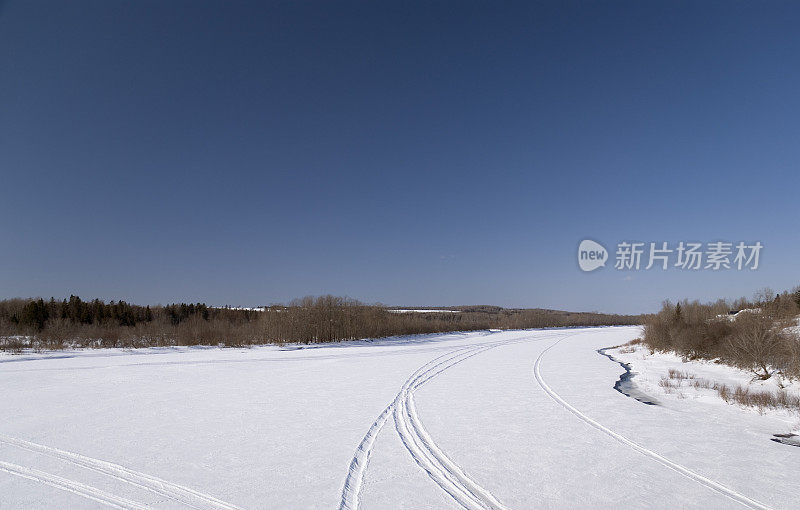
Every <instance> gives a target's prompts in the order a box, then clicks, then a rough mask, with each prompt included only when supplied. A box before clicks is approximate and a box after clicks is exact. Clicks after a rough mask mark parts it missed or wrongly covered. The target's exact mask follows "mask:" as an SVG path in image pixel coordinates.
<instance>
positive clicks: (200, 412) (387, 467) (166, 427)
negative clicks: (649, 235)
mask: <svg viewBox="0 0 800 510" xmlns="http://www.w3.org/2000/svg"><path fill="white" fill-rule="evenodd" d="M638 335H639V330H638V328H635V327H619V328H587V329H559V330H536V331H507V332H487V331H483V332H474V333H465V334H450V335H430V336H423V337H409V338H400V339H388V340H382V341H375V342H352V343H347V344H335V345H323V346H313V347H306V348H302V349H298V348H290V347H287V348H280V347H259V348H252V349H217V348H176V349H146V350H137V351H122V350H92V351H82V352H60V353H51V354H28V355H21V356H20V355H11V354H2V355H0V388H2V393H0V508H2V509H6V508H15V509H16V508H20V509H23V508H24V509H28V508H107V507H112V508H176V509H177V508H198V509H210V508H224V509H232V508H290V509H300V508H303V509H304V508H363V509H371V508H373V509H374V508H378V509H397V508H414V509H419V508H520V509H527V508H610V507H613V508H625V507H627V508H703V509H704V510H705V509H714V508H736V507H749V508H797V501H798V500H800V487H798V484H797V475H798V473H800V448H796V447H792V446H787V445H784V444H779V443H775V442H772V441H770V438H771V437H772V434H775V433H779V432H785V431H788V430H789V429H790V428H791V424H790V423H789V422H787V420H786V419H784V417H781V416H773V415H769V414H767V415H763V416H762V415H759V414H758V413H755V412H750V411H746V410H742V409H739V408H737V407H735V406H730V405H726V404H724V403H723V404H720V403H718V402H711V401H707V399H702V398H698V399H693V398H682V399H681V398H677V397H672V398H666V397H669V396H668V395H664V396H662V397H664V398H663V400H664V403H663V405H659V406H650V405H645V404H643V403H641V402H638V401H636V400H634V399H632V398H629V397H626V396H624V395H622V394H621V393H619V392H617V391H615V390H614V389H613V386H614V383H615V381H616V380H617V379H618V377H619V375H620V373H621V372H622V369H621V368H620V365H619V364H617V363H614V362H613V361H611V360H610V359H608V358H607V357H604V356H601V355H600V354H598V353H597V352H596V351H597V349H600V348H603V347H609V346H613V345H618V344H621V343H624V342H626V341H628V340H631V339H632V338H635V337H636V336H638Z"/></svg>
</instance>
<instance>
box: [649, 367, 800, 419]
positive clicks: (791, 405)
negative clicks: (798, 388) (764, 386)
mask: <svg viewBox="0 0 800 510" xmlns="http://www.w3.org/2000/svg"><path fill="white" fill-rule="evenodd" d="M684 381H686V384H687V385H688V386H691V387H692V388H694V389H696V390H700V389H705V390H713V391H715V392H716V393H717V395H718V396H719V397H720V398H721V399H722V400H724V401H725V402H727V403H729V404H738V405H741V406H744V407H750V408H754V409H756V410H758V412H759V413H763V412H764V411H765V410H767V409H777V410H786V411H790V412H794V413H798V414H800V397H798V396H795V395H792V394H790V393H789V392H787V391H786V390H784V389H778V390H777V391H775V392H771V391H754V390H752V389H750V388H746V387H744V386H741V385H737V386H728V385H726V384H720V383H716V382H712V381H710V380H708V379H703V378H699V377H696V376H695V375H693V374H689V373H688V372H685V371H681V370H676V369H672V368H671V369H669V371H668V372H667V375H666V376H663V377H662V378H661V380H660V381H659V382H658V385H659V386H660V387H662V388H663V389H664V392H665V393H668V394H673V393H675V394H677V396H678V398H685V395H684V394H683V392H682V391H681V390H680V389H681V388H682V387H683V383H684Z"/></svg>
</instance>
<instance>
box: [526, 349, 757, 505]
mask: <svg viewBox="0 0 800 510" xmlns="http://www.w3.org/2000/svg"><path fill="white" fill-rule="evenodd" d="M561 340H563V338H561V339H559V340H557V341H555V342H553V344H552V345H550V346H549V347H547V348H546V349H545V350H543V351H542V352H541V354H539V357H538V358H536V362H535V363H534V365H533V375H534V377H535V378H536V382H538V383H539V386H541V388H542V389H543V390H544V391H545V393H547V395H548V396H549V397H550V398H552V399H553V400H554V401H555V402H556V403H557V404H559V405H561V406H562V407H564V408H565V409H566V410H567V411H569V412H570V413H572V414H574V415H575V416H576V417H577V418H578V419H580V420H581V421H583V422H585V423H587V424H588V425H590V426H592V427H594V428H595V429H597V430H599V431H600V432H602V433H604V434H606V435H608V436H611V437H612V438H613V439H615V440H617V441H619V442H620V443H622V444H624V445H626V446H629V447H630V448H632V449H634V450H636V451H637V452H639V453H641V454H643V455H645V456H647V457H650V458H651V459H653V460H654V461H656V462H658V463H659V464H661V465H663V466H666V467H667V468H669V469H671V470H673V471H676V472H677V473H679V474H681V475H683V476H685V477H687V478H689V479H691V480H694V481H695V482H698V483H700V484H702V485H704V486H706V487H708V488H709V489H711V490H713V491H716V492H718V493H720V494H722V495H723V496H726V497H728V498H730V499H731V500H733V501H735V502H736V503H739V504H740V505H743V506H746V507H748V508H753V509H757V510H770V507H768V506H766V505H764V504H762V503H759V502H758V501H755V500H753V499H751V498H749V497H747V496H745V495H744V494H741V493H739V492H737V491H735V490H733V489H731V488H729V487H726V486H725V485H722V484H721V483H719V482H716V481H714V480H711V479H710V478H706V477H705V476H703V475H701V474H699V473H697V472H695V471H692V470H691V469H689V468H687V467H686V466H682V465H681V464H678V463H677V462H673V461H671V460H669V459H667V458H666V457H663V456H661V455H659V454H658V453H656V452H654V451H652V450H649V449H647V448H645V447H644V446H642V445H640V444H638V443H636V442H634V441H632V440H630V439H628V438H627V437H625V436H623V435H621V434H618V433H617V432H614V431H613V430H611V429H609V428H608V427H605V426H604V425H602V424H601V423H599V422H597V421H595V420H593V419H592V418H589V417H588V416H586V415H585V414H583V413H582V412H580V411H579V410H578V409H576V408H575V407H573V406H572V405H570V404H569V403H568V402H567V401H566V400H564V399H563V398H561V396H560V395H559V394H558V393H556V392H555V391H554V390H553V389H552V388H551V387H550V386H549V385H548V384H547V383H546V382H545V380H544V378H543V377H542V371H541V365H542V358H544V355H545V354H547V352H548V351H549V350H550V349H552V348H553V347H555V346H556V345H558V343H559V342H561Z"/></svg>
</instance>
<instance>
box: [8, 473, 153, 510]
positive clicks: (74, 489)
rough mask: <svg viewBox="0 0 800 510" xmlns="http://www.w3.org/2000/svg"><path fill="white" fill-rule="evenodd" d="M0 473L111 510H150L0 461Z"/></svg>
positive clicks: (127, 500)
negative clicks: (68, 493)
mask: <svg viewBox="0 0 800 510" xmlns="http://www.w3.org/2000/svg"><path fill="white" fill-rule="evenodd" d="M0 471H3V472H5V473H8V474H11V475H14V476H19V477H21V478H25V479H27V480H33V481H34V482H39V483H43V484H45V485H49V486H51V487H55V488H56V489H60V490H62V491H67V492H71V493H73V494H77V495H78V496H82V497H84V498H87V499H91V500H92V501H96V502H98V503H102V504H103V505H106V506H109V507H111V508H119V509H121V510H148V509H150V508H151V507H150V506H147V505H143V504H141V503H137V502H136V501H131V500H130V499H126V498H123V497H120V496H115V495H114V494H111V493H108V492H106V491H103V490H100V489H98V488H96V487H92V486H91V485H86V484H84V483H80V482H76V481H75V480H69V479H67V478H63V477H60V476H57V475H54V474H51V473H45V472H44V471H39V470H38V469H33V468H29V467H25V466H19V465H17V464H12V463H10V462H4V461H0Z"/></svg>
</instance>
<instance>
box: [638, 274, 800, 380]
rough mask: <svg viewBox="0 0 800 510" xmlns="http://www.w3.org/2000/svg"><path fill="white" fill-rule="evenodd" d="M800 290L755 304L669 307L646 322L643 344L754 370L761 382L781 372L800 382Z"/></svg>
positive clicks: (765, 295)
mask: <svg viewBox="0 0 800 510" xmlns="http://www.w3.org/2000/svg"><path fill="white" fill-rule="evenodd" d="M798 314H800V288H798V289H795V290H794V291H793V292H783V293H780V294H774V293H773V292H771V291H769V290H768V289H765V290H763V291H761V292H759V293H758V294H757V295H756V296H755V297H754V298H753V299H752V300H748V299H744V298H741V299H739V300H736V301H734V302H732V303H730V302H727V301H724V300H719V301H717V302H714V303H699V302H697V301H692V302H690V301H688V300H684V301H682V302H679V303H674V304H673V303H671V302H668V301H667V302H665V303H664V304H663V306H662V308H661V311H660V312H658V313H657V314H655V315H652V316H649V317H648V318H647V319H646V321H645V328H644V337H643V339H642V340H643V342H644V344H645V345H646V346H648V347H649V348H650V349H651V350H652V351H661V352H675V353H677V354H679V355H681V356H682V357H684V358H685V359H707V360H717V361H721V362H723V363H726V364H728V365H732V366H737V367H740V368H743V369H745V370H748V371H751V372H752V373H753V375H754V376H755V377H757V378H759V379H768V378H770V377H771V376H772V375H774V374H775V373H781V374H782V375H784V376H786V377H789V378H800V338H798V335H797V333H796V329H795V327H796V326H797V325H798V323H797V321H798Z"/></svg>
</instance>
